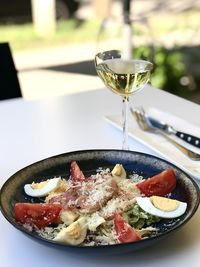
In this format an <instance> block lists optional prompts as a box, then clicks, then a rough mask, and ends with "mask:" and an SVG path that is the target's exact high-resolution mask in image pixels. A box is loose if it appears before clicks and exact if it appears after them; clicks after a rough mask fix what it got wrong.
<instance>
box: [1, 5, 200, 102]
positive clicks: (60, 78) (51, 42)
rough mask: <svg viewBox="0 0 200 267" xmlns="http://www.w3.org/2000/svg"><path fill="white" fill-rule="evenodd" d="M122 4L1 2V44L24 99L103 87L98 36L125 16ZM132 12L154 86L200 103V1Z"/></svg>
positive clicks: (136, 48)
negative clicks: (98, 67) (98, 65)
mask: <svg viewBox="0 0 200 267" xmlns="http://www.w3.org/2000/svg"><path fill="white" fill-rule="evenodd" d="M122 4H123V0H42V1H41V0H18V1H12V0H6V1H0V42H9V44H10V47H11V50H12V53H13V58H14V62H15V66H16V69H17V71H18V77H19V81H20V86H21V90H22V94H23V97H24V98H25V99H28V100H29V99H39V98H43V97H49V96H56V95H61V94H73V93H76V92H84V91H88V90H94V89H97V88H102V87H103V84H102V82H101V81H100V79H99V78H98V77H97V74H96V71H95V68H94V63H93V58H94V55H95V49H96V42H97V36H98V32H99V29H100V27H101V25H102V21H103V19H104V18H105V17H111V16H115V17H117V16H120V15H121V14H122ZM52 10H53V11H52ZM130 16H131V19H132V20H133V22H132V27H133V30H132V32H133V40H132V42H133V55H134V57H136V58H144V59H149V60H151V61H152V62H153V63H154V71H153V73H152V79H151V83H152V85H153V86H155V87H157V88H160V89H162V90H166V91H169V92H171V93H173V94H175V95H178V96H180V97H183V98H186V99H188V100H190V101H193V102H195V103H200V25H199V24H200V23H199V22H200V0H176V1H174V0H168V1H163V0H132V1H131V12H130ZM138 22H139V23H138Z"/></svg>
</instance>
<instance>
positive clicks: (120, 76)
mask: <svg viewBox="0 0 200 267" xmlns="http://www.w3.org/2000/svg"><path fill="white" fill-rule="evenodd" d="M95 67H96V71H97V74H98V76H99V77H100V78H101V80H102V81H103V83H104V84H105V86H106V87H107V88H108V89H110V90H111V91H112V92H114V93H116V94H118V95H119V96H121V97H122V99H123V112H122V114H123V143H122V149H123V150H128V149H129V144H128V115H129V97H130V96H131V95H132V94H134V93H135V92H137V91H139V90H141V89H142V88H144V86H145V85H146V84H147V83H148V81H149V79H150V74H151V70H152V68H153V64H152V63H151V62H149V61H146V60H139V59H137V60H134V59H126V58H123V57H122V54H121V51H119V50H108V51H104V52H99V53H97V54H96V55H95Z"/></svg>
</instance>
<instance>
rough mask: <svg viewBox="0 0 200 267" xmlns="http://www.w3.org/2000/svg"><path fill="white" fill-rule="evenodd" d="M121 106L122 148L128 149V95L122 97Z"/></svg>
mask: <svg viewBox="0 0 200 267" xmlns="http://www.w3.org/2000/svg"><path fill="white" fill-rule="evenodd" d="M122 105H123V108H122V117H123V143H122V149H123V150H129V144H128V114H129V113H128V112H129V97H123V103H122Z"/></svg>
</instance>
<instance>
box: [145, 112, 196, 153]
mask: <svg viewBox="0 0 200 267" xmlns="http://www.w3.org/2000/svg"><path fill="white" fill-rule="evenodd" d="M145 117H146V118H147V119H148V121H149V123H150V124H151V125H150V126H152V127H154V128H157V129H159V130H162V131H164V132H165V133H167V134H173V135H176V136H177V137H179V138H180V139H182V140H183V141H185V142H187V143H188V144H190V145H193V146H195V147H197V148H200V138H199V137H196V136H193V135H191V134H188V133H184V132H180V131H178V130H175V129H174V128H173V127H172V126H171V125H169V124H166V123H164V122H162V121H159V120H157V119H155V118H153V117H151V116H149V115H147V114H146V115H145Z"/></svg>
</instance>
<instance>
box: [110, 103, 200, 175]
mask: <svg viewBox="0 0 200 267" xmlns="http://www.w3.org/2000/svg"><path fill="white" fill-rule="evenodd" d="M146 112H147V113H148V114H149V115H152V117H154V118H157V119H160V120H162V121H164V122H166V123H168V124H170V125H172V126H173V127H174V128H175V129H176V130H179V131H183V132H186V133H188V134H192V135H195V136H197V137H200V128H199V127H197V126H195V125H193V124H191V123H189V122H187V121H185V120H183V119H181V118H179V117H176V116H174V115H172V114H170V113H166V112H162V111H161V110H158V109H155V108H149V109H148V110H146ZM106 119H107V121H108V122H110V123H111V124H112V125H114V126H115V127H117V128H120V129H121V128H122V119H121V116H107V117H106ZM129 134H130V136H132V137H134V138H135V139H137V140H138V141H139V142H141V143H143V144H144V145H146V146H148V147H149V148H151V149H152V150H154V151H155V152H157V153H158V154H160V155H161V156H162V157H163V158H165V159H166V160H168V161H169V162H171V163H173V164H174V165H176V166H178V167H179V168H181V169H182V170H183V171H185V172H187V173H188V174H189V175H191V176H192V177H193V178H195V179H198V180H200V161H194V160H191V159H189V158H188V157H187V156H186V155H185V154H183V152H181V151H180V150H179V149H177V148H176V147H175V146H174V145H173V144H172V143H170V142H169V141H168V140H167V139H166V138H165V137H164V136H162V135H159V134H155V133H151V132H145V131H143V130H141V129H140V128H139V126H138V124H137V123H136V121H135V119H134V118H130V121H129ZM170 137H171V138H174V139H175V140H176V141H178V142H179V143H181V144H183V142H184V141H182V140H180V139H178V138H177V137H173V136H172V135H171V136H170ZM184 145H185V142H184ZM187 147H188V148H190V150H192V151H194V152H196V153H199V154H200V149H198V148H195V147H193V146H192V145H189V144H188V145H187Z"/></svg>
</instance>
